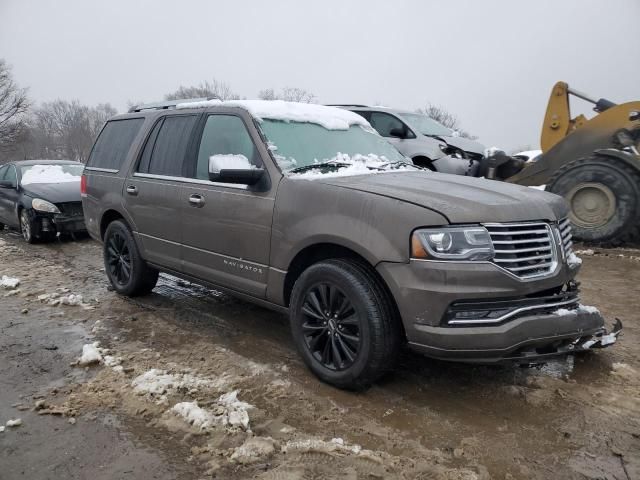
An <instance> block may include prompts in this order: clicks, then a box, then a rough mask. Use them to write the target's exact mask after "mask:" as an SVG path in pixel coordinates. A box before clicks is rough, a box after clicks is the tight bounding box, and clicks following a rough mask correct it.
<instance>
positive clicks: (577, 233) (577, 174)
mask: <svg viewBox="0 0 640 480" xmlns="http://www.w3.org/2000/svg"><path fill="white" fill-rule="evenodd" d="M571 95H573V96H575V97H578V98H581V99H582V100H586V101H587V102H590V103H593V105H594V109H593V110H594V111H595V112H596V113H597V114H596V115H595V116H594V117H592V118H590V119H588V118H586V117H585V116H584V115H577V116H575V117H571V110H570V102H569V98H570V96H571ZM540 145H541V148H542V152H543V153H542V155H541V156H540V157H538V159H537V161H535V162H527V163H525V164H523V165H522V169H521V170H519V171H518V172H517V173H515V174H512V173H513V172H514V169H513V165H512V168H510V169H509V168H506V165H505V168H504V170H503V172H504V173H505V174H506V175H500V167H497V168H496V169H494V170H495V171H496V172H495V177H496V178H500V177H502V179H503V180H506V181H507V182H512V183H518V184H520V185H529V186H532V185H546V190H547V191H550V192H553V193H556V194H558V195H562V196H563V197H564V198H565V199H566V200H567V201H568V202H569V206H570V208H571V213H570V219H571V222H572V224H573V235H574V237H575V238H576V239H578V240H582V241H586V242H593V243H599V244H609V245H620V244H623V243H626V242H629V241H634V240H638V237H639V235H640V153H639V149H640V101H636V102H628V103H623V104H619V105H618V104H615V103H613V102H610V101H608V100H605V99H599V100H596V99H593V98H591V97H589V96H588V95H585V94H584V93H581V92H579V91H577V90H573V89H571V88H569V85H567V84H566V83H564V82H558V83H556V84H555V86H554V87H553V90H552V92H551V97H550V98H549V104H548V106H547V112H546V114H545V117H544V124H543V126H542V134H541V137H540ZM515 170H518V169H517V168H516V169H515Z"/></svg>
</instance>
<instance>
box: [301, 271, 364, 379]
mask: <svg viewBox="0 0 640 480" xmlns="http://www.w3.org/2000/svg"><path fill="white" fill-rule="evenodd" d="M302 313H303V315H304V317H305V321H304V323H303V324H302V331H303V335H304V341H305V343H306V345H307V348H308V349H309V351H310V352H311V353H312V355H313V356H314V357H315V359H316V360H317V361H319V362H320V363H321V364H322V365H324V366H325V367H326V368H328V369H329V370H338V371H339V370H344V369H346V368H349V367H350V366H351V365H353V363H354V362H355V361H356V359H357V357H358V353H359V352H360V331H361V325H360V322H361V320H360V318H359V316H358V314H357V312H356V311H355V309H354V307H353V304H352V302H351V300H349V298H348V297H347V296H346V295H345V294H344V293H343V292H342V291H341V290H340V289H339V288H338V287H337V286H336V285H333V284H331V283H319V284H317V285H315V286H313V287H312V288H310V289H309V290H308V291H307V293H306V295H305V297H304V304H303V306H302Z"/></svg>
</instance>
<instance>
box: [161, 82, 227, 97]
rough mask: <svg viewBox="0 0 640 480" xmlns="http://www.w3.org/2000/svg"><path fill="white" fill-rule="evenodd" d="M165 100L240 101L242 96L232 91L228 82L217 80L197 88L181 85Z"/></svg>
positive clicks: (204, 83) (167, 95)
mask: <svg viewBox="0 0 640 480" xmlns="http://www.w3.org/2000/svg"><path fill="white" fill-rule="evenodd" d="M164 98H165V100H180V99H182V98H217V99H218V100H223V101H224V100H238V99H240V95H238V94H237V93H235V92H233V91H232V90H231V86H230V85H229V84H228V83H226V82H221V81H219V80H216V79H215V78H214V79H213V80H212V81H211V82H209V81H204V82H202V83H200V85H197V86H195V85H194V86H191V87H185V86H182V85H180V87H178V89H177V90H176V91H175V92H173V93H168V94H166V95H165V96H164Z"/></svg>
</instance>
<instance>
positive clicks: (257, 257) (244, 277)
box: [180, 114, 275, 298]
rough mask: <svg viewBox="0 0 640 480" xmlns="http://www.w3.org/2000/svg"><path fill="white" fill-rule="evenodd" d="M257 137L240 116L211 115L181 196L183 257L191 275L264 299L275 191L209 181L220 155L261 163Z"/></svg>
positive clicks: (185, 266) (184, 266) (258, 164)
mask: <svg viewBox="0 0 640 480" xmlns="http://www.w3.org/2000/svg"><path fill="white" fill-rule="evenodd" d="M253 135H254V137H252V133H251V132H250V130H249V129H248V128H247V126H246V124H245V122H244V120H243V119H242V118H241V117H240V116H236V115H233V114H209V115H208V116H207V118H206V121H205V122H204V126H203V130H202V136H201V140H200V144H199V145H198V148H197V165H196V166H195V168H193V169H192V170H193V171H192V175H191V176H192V177H193V180H192V183H187V184H185V185H184V187H183V189H182V191H181V194H180V195H181V205H182V219H183V228H182V232H183V241H182V243H183V254H182V258H183V268H184V272H185V273H187V274H190V275H193V276H195V277H198V278H201V279H204V280H207V281H210V282H212V283H216V284H220V285H222V286H226V287H229V288H232V289H234V290H238V291H242V292H246V293H249V294H251V295H255V296H258V297H263V298H264V297H265V296H266V284H267V274H268V262H269V251H270V246H271V245H270V243H271V221H272V217H273V207H274V201H275V187H270V188H269V189H267V191H256V190H254V189H252V188H249V187H247V186H246V185H232V184H222V183H213V182H210V181H209V160H210V158H211V157H214V156H216V155H220V156H227V158H228V156H230V155H234V156H240V155H241V156H243V157H245V158H246V159H247V160H248V161H249V162H250V163H252V164H253V165H255V166H258V167H259V166H262V165H263V160H262V158H261V157H260V154H259V152H258V150H257V148H256V143H255V142H256V141H259V138H258V137H257V134H256V132H255V131H254V132H253ZM236 158H239V157H236Z"/></svg>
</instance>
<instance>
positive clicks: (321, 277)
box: [290, 259, 400, 389]
mask: <svg viewBox="0 0 640 480" xmlns="http://www.w3.org/2000/svg"><path fill="white" fill-rule="evenodd" d="M290 322H291V330H292V333H293V338H294V341H295V343H296V346H297V348H298V350H299V351H300V354H301V355H302V358H303V360H304V362H305V363H306V364H307V366H308V367H309V368H310V369H311V371H312V372H313V373H314V374H315V375H316V376H318V377H319V378H320V379H321V380H323V381H325V382H327V383H330V384H332V385H335V386H336V387H339V388H346V389H362V388H366V387H368V386H369V385H371V383H373V382H374V381H375V380H376V379H378V378H379V377H380V376H381V375H383V374H384V373H385V372H386V371H387V370H389V369H391V368H393V364H394V360H395V357H396V355H397V353H398V350H399V347H400V330H399V323H398V319H397V315H396V313H395V307H394V306H393V303H392V299H391V298H390V295H389V294H388V293H387V292H386V290H385V289H384V288H383V286H382V285H381V284H380V282H379V281H378V279H377V278H376V277H375V275H374V272H372V271H371V268H370V267H368V265H364V264H362V263H360V262H357V261H353V260H349V259H335V260H326V261H323V262H319V263H316V264H314V265H312V266H310V267H309V268H308V269H307V270H305V271H304V272H303V273H302V275H301V276H300V278H299V279H298V280H297V281H296V283H295V285H294V287H293V292H292V296H291V305H290Z"/></svg>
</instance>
